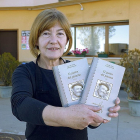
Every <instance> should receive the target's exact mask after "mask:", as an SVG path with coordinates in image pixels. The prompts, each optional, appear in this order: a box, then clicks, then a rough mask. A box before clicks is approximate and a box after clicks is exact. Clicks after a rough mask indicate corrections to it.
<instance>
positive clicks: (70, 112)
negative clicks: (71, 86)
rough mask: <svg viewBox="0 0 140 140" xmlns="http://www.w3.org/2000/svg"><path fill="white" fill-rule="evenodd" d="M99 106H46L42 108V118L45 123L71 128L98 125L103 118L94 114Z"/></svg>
mask: <svg viewBox="0 0 140 140" xmlns="http://www.w3.org/2000/svg"><path fill="white" fill-rule="evenodd" d="M100 109H101V108H98V107H94V106H89V105H85V104H78V105H72V106H70V107H54V106H50V105H48V106H46V107H45V108H44V110H43V114H42V117H43V120H44V123H45V124H46V125H50V126H63V127H70V128H73V129H84V128H85V127H87V126H88V125H89V124H93V125H94V126H98V125H99V124H100V123H102V122H103V118H101V117H100V116H98V115H97V114H96V112H97V111H99V110H100Z"/></svg>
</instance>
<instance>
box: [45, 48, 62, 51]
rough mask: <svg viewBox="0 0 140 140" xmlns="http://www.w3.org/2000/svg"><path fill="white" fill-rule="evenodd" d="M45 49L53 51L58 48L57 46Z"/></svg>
mask: <svg viewBox="0 0 140 140" xmlns="http://www.w3.org/2000/svg"><path fill="white" fill-rule="evenodd" d="M47 49H48V50H50V51H55V50H58V49H59V48H47Z"/></svg>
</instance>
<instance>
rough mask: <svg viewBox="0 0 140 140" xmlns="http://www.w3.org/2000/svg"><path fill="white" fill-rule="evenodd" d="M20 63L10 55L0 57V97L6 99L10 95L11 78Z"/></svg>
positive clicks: (4, 54)
mask: <svg viewBox="0 0 140 140" xmlns="http://www.w3.org/2000/svg"><path fill="white" fill-rule="evenodd" d="M19 64H20V63H19V62H18V61H17V60H16V59H15V57H13V56H12V55H11V54H10V53H6V52H5V53H3V54H2V55H0V73H1V74H0V78H1V83H2V84H1V85H0V97H1V98H8V97H10V95H11V89H12V86H11V78H12V74H13V72H14V70H15V69H16V67H17V66H18V65H19Z"/></svg>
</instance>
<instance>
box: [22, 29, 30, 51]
mask: <svg viewBox="0 0 140 140" xmlns="http://www.w3.org/2000/svg"><path fill="white" fill-rule="evenodd" d="M29 35H30V31H22V32H21V49H22V50H29Z"/></svg>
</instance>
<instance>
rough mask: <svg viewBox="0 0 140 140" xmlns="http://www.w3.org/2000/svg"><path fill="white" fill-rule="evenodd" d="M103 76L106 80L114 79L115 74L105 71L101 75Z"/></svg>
mask: <svg viewBox="0 0 140 140" xmlns="http://www.w3.org/2000/svg"><path fill="white" fill-rule="evenodd" d="M101 76H104V77H105V78H110V79H113V74H112V73H110V72H107V71H105V70H103V73H102V74H101Z"/></svg>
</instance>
